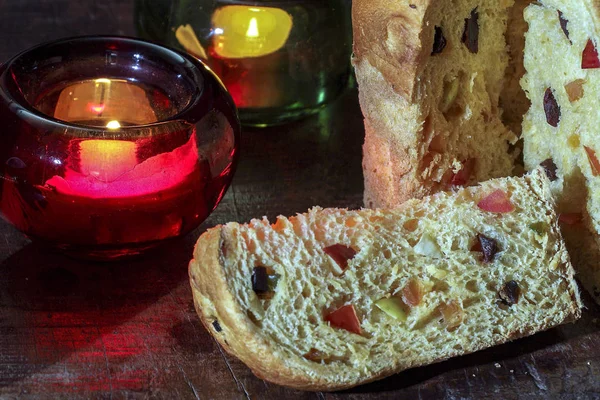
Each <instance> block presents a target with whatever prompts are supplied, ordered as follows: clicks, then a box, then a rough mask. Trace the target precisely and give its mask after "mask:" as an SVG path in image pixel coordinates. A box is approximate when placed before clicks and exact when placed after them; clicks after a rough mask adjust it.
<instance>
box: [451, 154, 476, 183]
mask: <svg viewBox="0 0 600 400" xmlns="http://www.w3.org/2000/svg"><path fill="white" fill-rule="evenodd" d="M474 169H475V159H474V158H469V159H468V160H465V161H463V163H462V168H461V169H460V171H458V172H457V173H456V174H454V176H452V182H451V183H452V184H453V185H457V186H464V185H466V184H467V182H469V178H471V175H472V174H473V170H474Z"/></svg>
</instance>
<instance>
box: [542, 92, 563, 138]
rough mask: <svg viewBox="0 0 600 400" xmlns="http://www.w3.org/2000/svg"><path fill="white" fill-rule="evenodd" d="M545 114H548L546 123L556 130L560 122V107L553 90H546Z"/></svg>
mask: <svg viewBox="0 0 600 400" xmlns="http://www.w3.org/2000/svg"><path fill="white" fill-rule="evenodd" d="M544 112H545V113H546V122H548V124H549V125H550V126H553V127H555V128H556V127H557V126H558V123H559V122H560V107H559V106H558V103H557V102H556V99H555V98H554V92H553V91H552V89H551V88H548V89H546V93H545V94H544Z"/></svg>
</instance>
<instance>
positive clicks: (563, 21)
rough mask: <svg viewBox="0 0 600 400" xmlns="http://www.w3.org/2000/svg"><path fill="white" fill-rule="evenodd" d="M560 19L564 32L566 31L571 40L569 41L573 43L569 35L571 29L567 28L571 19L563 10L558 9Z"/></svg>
mask: <svg viewBox="0 0 600 400" xmlns="http://www.w3.org/2000/svg"><path fill="white" fill-rule="evenodd" d="M558 19H559V21H560V27H561V28H562V30H563V32H564V33H565V36H566V37H567V39H568V40H569V43H571V44H573V42H572V41H571V38H570V37H569V29H567V24H568V23H569V21H568V20H566V19H565V17H564V16H563V13H562V11H560V10H559V11H558Z"/></svg>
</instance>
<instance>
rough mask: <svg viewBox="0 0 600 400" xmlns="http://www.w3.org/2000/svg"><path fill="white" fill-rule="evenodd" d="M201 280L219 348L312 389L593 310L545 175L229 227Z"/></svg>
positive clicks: (208, 256)
mask: <svg viewBox="0 0 600 400" xmlns="http://www.w3.org/2000/svg"><path fill="white" fill-rule="evenodd" d="M189 273H190V280H191V287H192V291H193V295H194V303H195V307H196V310H197V312H198V314H199V316H200V318H201V320H202V322H203V323H204V325H205V327H206V329H207V330H208V331H209V332H210V333H211V334H212V335H214V337H215V338H216V339H217V340H218V341H219V343H220V344H221V345H222V346H223V347H224V348H225V349H226V350H227V351H228V352H229V353H231V354H233V355H235V356H237V357H238V358H239V359H241V360H242V361H243V362H244V363H246V364H247V365H248V366H249V367H250V368H251V369H252V371H253V372H254V373H255V374H256V375H257V376H259V377H260V378H262V379H265V380H267V381H270V382H274V383H277V384H281V385H286V386H291V387H295V388H299V389H306V390H337V389H344V388H348V387H352V386H355V385H359V384H362V383H366V382H369V381H373V380H376V379H380V378H383V377H385V376H388V375H391V374H394V373H396V372H399V371H402V370H404V369H407V368H411V367H417V366H420V365H425V364H429V363H433V362H437V361H441V360H444V359H447V358H449V357H454V356H458V355H462V354H466V353H470V352H474V351H477V350H480V349H483V348H486V347H489V346H493V345H496V344H500V343H504V342H506V341H509V340H512V339H516V338H518V337H522V336H526V335H531V334H533V333H535V332H538V331H541V330H544V329H548V328H550V327H553V326H556V325H558V324H562V323H564V322H567V321H572V320H574V319H576V318H578V317H579V316H580V308H581V302H580V299H579V293H578V289H577V286H576V283H575V281H574V279H573V273H574V272H573V269H572V267H571V264H570V261H569V257H568V254H567V252H566V250H565V247H564V243H563V241H562V239H561V234H560V232H559V229H558V225H557V219H556V215H555V212H554V209H553V199H552V198H551V194H550V189H549V181H548V179H547V178H546V176H545V175H544V174H543V173H542V172H541V171H540V170H536V171H534V172H532V173H531V174H529V175H526V176H525V177H522V178H500V179H496V180H490V181H487V182H484V183H481V184H480V186H475V187H470V188H465V189H460V190H459V191H457V192H455V193H447V192H441V193H438V194H435V195H433V196H429V197H426V198H424V199H422V200H410V201H408V202H406V203H405V204H403V205H402V206H400V207H399V208H396V209H394V210H369V209H363V210H359V211H350V210H345V209H321V208H318V207H316V208H313V209H311V210H310V211H308V212H307V213H305V214H299V215H297V216H295V217H291V218H284V217H279V218H278V219H277V221H276V222H275V223H274V224H270V223H269V221H267V219H265V218H263V219H262V220H259V219H257V220H252V221H251V222H250V223H249V224H247V225H240V224H238V223H229V224H226V225H223V226H218V227H215V228H213V229H210V230H209V231H207V232H206V233H204V234H203V235H202V236H201V237H200V239H199V240H198V242H197V244H196V248H195V251H194V258H193V260H192V261H191V262H190V266H189Z"/></svg>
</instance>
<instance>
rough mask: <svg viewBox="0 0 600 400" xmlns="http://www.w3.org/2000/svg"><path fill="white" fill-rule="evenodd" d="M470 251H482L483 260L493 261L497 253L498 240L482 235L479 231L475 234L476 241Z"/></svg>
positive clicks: (485, 261)
mask: <svg viewBox="0 0 600 400" xmlns="http://www.w3.org/2000/svg"><path fill="white" fill-rule="evenodd" d="M471 251H478V252H481V253H483V262H484V263H486V264H488V263H491V262H493V261H494V258H495V257H496V254H497V253H498V251H499V249H498V242H496V240H495V239H492V238H490V237H487V236H485V235H482V234H481V233H478V234H477V241H476V242H475V245H474V246H473V247H472V248H471Z"/></svg>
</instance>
